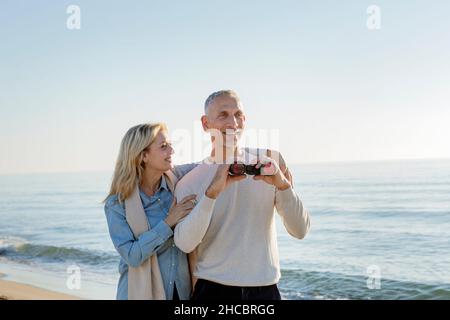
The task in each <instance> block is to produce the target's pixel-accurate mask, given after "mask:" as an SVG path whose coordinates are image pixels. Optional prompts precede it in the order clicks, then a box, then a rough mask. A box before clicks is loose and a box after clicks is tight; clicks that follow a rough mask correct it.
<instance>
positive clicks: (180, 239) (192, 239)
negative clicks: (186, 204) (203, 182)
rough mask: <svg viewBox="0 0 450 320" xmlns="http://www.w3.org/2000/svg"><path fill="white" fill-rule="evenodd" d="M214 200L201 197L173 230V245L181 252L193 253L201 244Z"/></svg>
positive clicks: (204, 196)
mask: <svg viewBox="0 0 450 320" xmlns="http://www.w3.org/2000/svg"><path fill="white" fill-rule="evenodd" d="M215 203H216V199H211V198H208V197H207V196H206V195H205V194H203V196H202V197H201V199H200V201H199V202H198V203H197V205H196V206H195V207H194V209H192V211H191V212H190V213H189V214H188V215H187V216H186V217H184V218H183V219H182V220H180V221H179V222H178V224H177V225H176V227H175V230H174V241H175V245H176V246H177V247H178V248H180V250H181V251H183V252H186V253H189V252H192V251H194V249H195V248H196V247H197V245H198V244H199V243H200V242H202V240H203V237H204V236H205V234H206V231H207V230H208V227H209V223H210V221H211V216H212V212H213V209H214V205H215Z"/></svg>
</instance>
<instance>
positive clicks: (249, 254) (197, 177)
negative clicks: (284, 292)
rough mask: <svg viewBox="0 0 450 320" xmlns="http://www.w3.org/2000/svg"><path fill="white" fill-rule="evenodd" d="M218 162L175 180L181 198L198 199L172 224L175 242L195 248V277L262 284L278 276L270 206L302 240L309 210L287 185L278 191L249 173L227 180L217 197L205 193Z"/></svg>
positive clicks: (185, 246)
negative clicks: (256, 179)
mask: <svg viewBox="0 0 450 320" xmlns="http://www.w3.org/2000/svg"><path fill="white" fill-rule="evenodd" d="M217 167H218V165H216V164H206V163H202V164H200V165H199V166H197V167H196V168H195V169H193V170H192V171H191V172H189V173H188V174H187V175H185V176H184V177H183V178H182V179H181V180H180V181H179V182H178V184H177V186H176V189H175V196H176V198H177V201H178V202H179V201H181V199H183V198H184V197H185V196H187V195H190V194H196V195H197V200H198V203H197V205H196V207H195V208H194V209H193V210H192V211H191V213H190V214H189V215H188V216H186V217H185V218H184V219H183V220H181V221H180V222H179V223H178V224H177V225H176V227H175V231H174V240H175V244H176V245H177V246H178V247H179V248H180V249H181V250H182V251H184V252H186V253H189V252H192V251H194V250H195V251H196V252H195V254H196V256H197V263H196V268H195V270H194V276H196V277H197V278H200V279H206V280H210V281H214V282H217V283H221V284H225V285H230V286H266V285H271V284H274V283H277V282H278V280H279V279H280V264H279V258H278V245H277V236H276V229H275V216H274V209H275V208H276V209H277V212H278V213H279V214H280V216H281V218H282V220H283V223H284V226H285V228H286V230H287V231H288V232H289V234H291V235H292V236H293V237H295V238H298V239H302V238H304V237H305V235H306V234H307V233H308V231H309V228H310V219H309V215H308V212H307V211H306V209H305V208H304V207H303V204H302V202H301V201H300V199H299V197H298V195H297V194H296V193H295V192H294V190H293V189H292V188H290V189H287V190H284V191H279V190H276V188H275V187H274V186H272V185H269V184H267V183H265V182H264V181H255V180H253V176H248V177H247V178H246V179H245V180H242V181H239V182H236V183H232V184H231V185H230V186H228V187H227V188H226V189H225V190H224V191H223V192H222V193H221V194H220V195H219V196H218V198H217V199H215V200H214V199H210V198H208V197H207V196H206V195H205V191H206V189H207V188H208V186H209V184H210V183H211V181H212V179H213V177H214V175H215V174H216V171H217Z"/></svg>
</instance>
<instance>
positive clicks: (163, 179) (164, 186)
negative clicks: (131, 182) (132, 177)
mask: <svg viewBox="0 0 450 320" xmlns="http://www.w3.org/2000/svg"><path fill="white" fill-rule="evenodd" d="M162 189H166V191H169V186H168V184H167V181H166V177H165V176H164V175H163V176H162V177H161V182H160V183H159V187H158V189H157V190H156V192H155V194H154V195H152V196H148V195H147V194H146V193H145V192H144V191H142V190H141V189H140V188H139V191H140V193H141V194H142V195H143V196H144V199H147V200H149V202H151V203H152V202H154V201H156V199H157V198H159V195H158V193H159V192H160V191H161V190H162Z"/></svg>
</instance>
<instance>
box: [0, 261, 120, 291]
mask: <svg viewBox="0 0 450 320" xmlns="http://www.w3.org/2000/svg"><path fill="white" fill-rule="evenodd" d="M66 281H67V276H66V275H64V274H61V273H54V272H49V271H48V270H42V269H38V268H36V267H33V268H30V267H29V266H28V267H27V266H22V265H17V264H10V263H7V264H5V263H1V262H0V300H1V297H2V296H4V298H3V299H5V298H6V299H8V300H115V291H116V289H115V286H113V285H108V284H104V283H98V282H93V281H92V280H89V279H85V278H84V277H82V278H81V282H80V284H81V286H80V288H78V289H73V290H72V289H69V288H68V287H67V285H66Z"/></svg>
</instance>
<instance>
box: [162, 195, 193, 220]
mask: <svg viewBox="0 0 450 320" xmlns="http://www.w3.org/2000/svg"><path fill="white" fill-rule="evenodd" d="M196 197H197V196H196V195H195V194H191V195H189V196H187V197H185V198H184V199H183V200H181V202H180V203H178V204H177V198H176V197H175V196H174V197H173V201H172V205H171V207H170V209H169V214H168V215H167V218H166V219H165V220H164V221H165V222H166V223H167V224H168V225H169V227H171V228H173V227H175V225H176V224H177V223H178V222H179V221H180V220H181V219H183V218H184V217H185V216H187V215H188V214H189V213H190V212H191V211H192V209H193V208H194V207H195V204H196V200H195V198H196Z"/></svg>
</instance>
